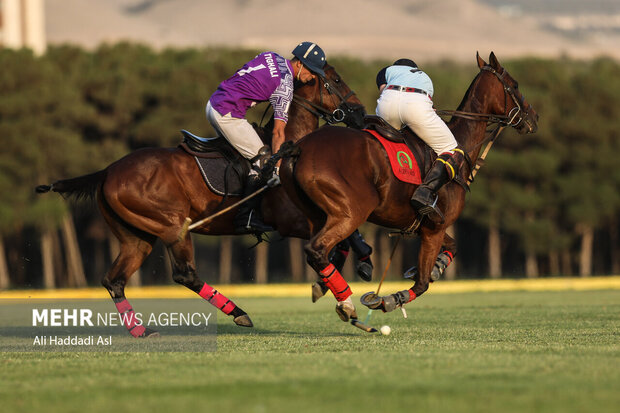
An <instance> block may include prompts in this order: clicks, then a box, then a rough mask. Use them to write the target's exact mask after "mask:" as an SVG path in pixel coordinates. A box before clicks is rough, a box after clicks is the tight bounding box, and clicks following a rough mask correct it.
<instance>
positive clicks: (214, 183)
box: [179, 129, 250, 196]
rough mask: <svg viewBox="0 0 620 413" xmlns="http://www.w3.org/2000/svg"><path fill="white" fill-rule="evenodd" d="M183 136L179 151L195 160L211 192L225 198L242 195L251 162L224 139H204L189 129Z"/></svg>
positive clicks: (184, 131) (182, 132)
mask: <svg viewBox="0 0 620 413" xmlns="http://www.w3.org/2000/svg"><path fill="white" fill-rule="evenodd" d="M181 134H182V135H183V142H182V143H180V144H179V148H181V149H183V150H184V151H185V152H187V153H188V154H190V155H192V156H193V157H194V159H195V160H196V164H197V165H198V169H200V173H201V174H202V177H203V178H204V180H205V183H206V184H207V186H208V187H209V190H211V191H212V192H214V193H216V194H218V195H222V196H242V195H243V187H244V184H245V177H246V176H247V175H248V172H249V171H250V162H249V161H248V160H247V159H245V158H244V157H243V156H241V155H240V154H239V152H237V151H236V150H235V148H233V147H232V145H231V144H230V143H228V141H227V140H226V139H223V138H222V137H220V136H217V137H214V138H202V137H200V136H196V135H194V134H193V133H191V132H189V131H186V130H185V129H183V130H181Z"/></svg>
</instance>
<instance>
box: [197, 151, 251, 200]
mask: <svg viewBox="0 0 620 413" xmlns="http://www.w3.org/2000/svg"><path fill="white" fill-rule="evenodd" d="M194 159H195V160H196V163H197V164H198V169H200V173H201V174H202V177H203V178H204V180H205V183H206V184H207V186H208V187H209V189H210V190H211V191H212V192H213V193H216V194H218V195H222V196H224V195H226V194H228V196H242V195H243V183H244V177H243V176H242V175H241V174H240V173H239V171H237V170H236V169H235V168H233V166H232V164H231V163H230V162H229V161H228V160H227V159H226V158H198V157H197V156H194Z"/></svg>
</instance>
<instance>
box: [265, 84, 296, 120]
mask: <svg viewBox="0 0 620 413" xmlns="http://www.w3.org/2000/svg"><path fill="white" fill-rule="evenodd" d="M292 101H293V76H292V75H291V74H290V73H287V74H286V75H285V76H284V77H283V78H282V79H281V80H280V84H279V85H278V87H277V88H276V90H274V92H273V93H272V94H271V96H270V97H269V102H270V103H271V106H273V112H274V113H273V117H274V119H279V120H282V121H284V122H288V109H289V107H290V106H291V102H292Z"/></svg>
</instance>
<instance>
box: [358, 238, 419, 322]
mask: <svg viewBox="0 0 620 413" xmlns="http://www.w3.org/2000/svg"><path fill="white" fill-rule="evenodd" d="M402 237H403V236H402V234H399V235H398V238H396V242H395V243H394V246H393V247H392V252H391V253H390V259H389V260H388V262H387V264H386V265H385V269H384V270H383V275H382V276H381V281H379V286H378V287H377V291H375V295H376V296H378V295H379V291H381V286H382V285H383V281H385V276H386V275H387V273H388V270H389V269H390V265H392V258H394V253H395V252H396V247H398V243H399V242H400V239H401V238H402ZM401 309H402V310H403V317H405V318H407V312H406V311H405V309H404V308H402V307H401ZM372 311H373V310H372V308H369V309H368V315H367V316H366V319H365V320H364V324H368V322H369V321H370V315H371V314H372ZM356 327H357V326H356Z"/></svg>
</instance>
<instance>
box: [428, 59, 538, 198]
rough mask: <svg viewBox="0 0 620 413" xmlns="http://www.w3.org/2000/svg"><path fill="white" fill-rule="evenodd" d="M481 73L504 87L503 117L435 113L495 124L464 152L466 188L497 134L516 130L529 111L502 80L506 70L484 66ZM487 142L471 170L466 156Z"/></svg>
mask: <svg viewBox="0 0 620 413" xmlns="http://www.w3.org/2000/svg"><path fill="white" fill-rule="evenodd" d="M482 71H487V72H491V73H493V74H494V75H495V77H497V79H499V81H500V82H501V83H502V85H503V87H504V115H494V114H487V113H475V112H464V111H460V110H438V111H437V114H438V115H440V116H455V117H458V118H463V119H468V120H474V121H482V122H486V123H487V124H497V126H496V127H495V128H494V129H492V130H491V131H487V134H486V135H487V136H486V137H485V138H484V139H483V140H482V142H480V143H479V144H477V145H476V146H474V147H473V148H468V149H466V150H464V152H465V155H466V156H465V159H466V161H467V163H468V165H469V167H470V169H469V170H470V171H471V172H470V174H469V177H468V179H467V185H468V186H469V185H470V184H471V183H472V182H473V181H474V177H475V176H476V174H477V173H478V171H479V170H480V167H481V166H482V164H483V163H484V159H485V158H486V156H487V154H488V153H489V150H491V146H492V145H493V142H495V140H496V139H497V137H498V136H499V134H500V133H501V132H502V131H503V130H504V128H506V127H508V126H511V127H513V128H516V127H518V126H519V125H520V124H521V123H522V122H523V121H524V119H525V118H526V117H528V116H529V110H525V111H524V110H523V108H524V107H525V102H524V98H523V96H521V95H519V96H517V93H516V91H515V89H514V88H513V87H512V86H510V85H509V84H508V83H507V82H506V80H505V79H504V76H506V69H504V70H503V71H502V73H499V72H498V71H497V70H495V69H493V68H492V67H491V66H488V65H486V66H482V67H481V68H480V73H482ZM509 97H510V99H512V101H513V102H514V104H515V106H514V107H513V108H512V109H510V111H509V110H508V102H509V100H508V98H509ZM487 142H488V145H487V146H486V147H485V148H484V151H483V153H482V155H480V156H479V157H478V159H476V162H475V166H473V168H472V164H473V163H472V162H471V159H469V156H468V155H467V154H468V153H469V152H472V151H473V150H475V149H477V148H479V147H481V146H482V145H484V144H485V143H487Z"/></svg>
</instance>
